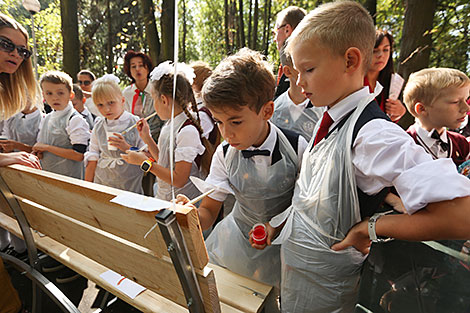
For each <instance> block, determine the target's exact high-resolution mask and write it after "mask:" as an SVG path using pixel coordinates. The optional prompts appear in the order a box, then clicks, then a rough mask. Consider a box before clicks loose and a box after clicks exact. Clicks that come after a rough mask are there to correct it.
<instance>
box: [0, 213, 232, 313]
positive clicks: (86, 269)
mask: <svg viewBox="0 0 470 313" xmlns="http://www.w3.org/2000/svg"><path fill="white" fill-rule="evenodd" d="M0 224H1V225H2V227H4V228H5V229H7V230H8V231H10V232H12V233H13V234H15V235H16V236H18V237H20V238H21V237H22V235H21V231H20V228H19V225H18V223H17V222H16V220H14V219H12V218H10V217H7V216H5V215H3V216H2V215H1V214H0ZM33 237H34V241H35V243H36V245H37V246H38V248H39V249H41V250H43V251H47V254H48V255H50V256H51V257H53V258H54V259H56V260H57V261H59V262H60V263H62V264H64V265H66V266H68V267H70V268H71V269H73V270H74V271H76V272H77V273H79V274H80V275H82V276H84V277H86V278H87V279H89V280H91V281H93V282H95V283H96V284H98V285H100V286H101V287H103V288H104V289H106V290H107V291H109V292H111V293H112V294H114V295H116V296H117V297H119V298H120V299H122V300H124V301H126V302H127V303H129V304H130V305H132V306H134V307H136V308H137V309H139V310H141V311H143V312H172V313H173V312H174V313H187V312H188V310H187V309H186V308H184V307H182V306H180V305H178V304H176V303H174V302H172V301H170V300H168V299H166V298H165V297H162V296H160V295H159V294H157V293H155V292H153V291H151V290H148V289H147V290H145V291H144V292H142V293H141V294H139V295H138V296H137V297H136V298H135V299H131V298H129V297H127V296H126V295H125V294H123V293H121V292H120V291H119V290H117V289H115V288H114V287H113V286H112V285H110V284H109V283H108V282H107V281H105V280H104V279H102V278H101V277H100V275H101V274H102V273H104V272H106V271H108V270H109V269H108V268H106V267H104V266H103V265H101V264H99V263H97V262H95V261H93V260H91V259H89V258H87V257H86V256H84V255H83V254H81V253H78V252H76V251H74V250H72V249H70V248H68V247H66V246H64V245H62V244H60V243H59V242H57V241H55V240H53V239H51V238H50V237H47V236H45V237H42V238H41V237H39V236H38V235H37V234H33ZM227 312H230V311H227Z"/></svg>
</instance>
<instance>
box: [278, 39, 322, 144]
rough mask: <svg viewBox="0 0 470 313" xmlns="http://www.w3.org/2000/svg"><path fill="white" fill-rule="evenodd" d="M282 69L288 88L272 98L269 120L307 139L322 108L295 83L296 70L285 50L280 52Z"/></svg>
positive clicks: (319, 117)
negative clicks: (271, 112) (272, 112)
mask: <svg viewBox="0 0 470 313" xmlns="http://www.w3.org/2000/svg"><path fill="white" fill-rule="evenodd" d="M280 57H281V64H282V71H283V73H284V75H285V76H286V77H287V78H288V79H289V81H290V82H291V84H290V86H289V89H288V90H287V91H286V92H284V93H283V94H281V95H280V96H279V97H278V98H277V99H276V100H274V114H273V117H272V118H271V121H272V122H273V123H274V125H276V126H277V127H280V128H284V129H289V130H292V131H294V132H296V133H299V134H300V135H302V136H303V137H304V138H305V139H307V141H310V139H311V138H312V134H313V130H314V128H315V125H316V124H317V122H318V120H319V119H321V117H322V114H323V111H324V109H323V108H320V107H315V106H313V104H312V103H311V102H310V100H309V99H307V98H306V97H305V95H304V94H303V93H302V88H301V87H299V86H297V85H296V83H295V82H296V81H297V77H298V74H299V73H298V72H297V71H296V70H295V69H294V67H293V66H292V58H291V56H290V54H289V53H288V52H287V51H286V50H285V46H284V47H283V48H282V49H281V52H280Z"/></svg>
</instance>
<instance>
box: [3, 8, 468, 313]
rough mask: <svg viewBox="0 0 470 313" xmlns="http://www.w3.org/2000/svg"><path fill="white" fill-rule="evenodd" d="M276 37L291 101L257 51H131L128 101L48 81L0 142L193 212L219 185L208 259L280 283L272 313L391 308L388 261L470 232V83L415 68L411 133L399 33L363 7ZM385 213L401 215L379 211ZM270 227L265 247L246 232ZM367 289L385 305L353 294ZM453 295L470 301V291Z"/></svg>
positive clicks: (84, 80)
mask: <svg viewBox="0 0 470 313" xmlns="http://www.w3.org/2000/svg"><path fill="white" fill-rule="evenodd" d="M275 36H276V41H277V43H278V48H279V50H280V60H281V65H282V66H281V71H280V73H282V77H283V82H282V84H284V85H285V86H284V87H282V88H283V90H285V91H283V92H281V89H280V88H281V87H280V86H279V82H278V84H277V83H276V79H275V77H274V75H273V72H272V66H271V65H270V64H269V63H268V62H267V61H265V60H264V57H263V56H262V55H261V54H260V53H257V52H254V51H251V50H249V49H246V48H244V49H242V50H240V51H239V52H237V53H236V54H234V55H232V56H229V57H227V58H225V59H224V60H222V61H221V63H220V64H219V65H218V66H217V67H216V68H215V69H214V70H212V69H211V68H210V67H209V65H208V64H206V63H203V62H196V63H193V64H192V65H191V66H188V65H186V64H184V63H177V64H173V63H172V62H170V61H166V62H163V63H161V64H159V65H158V66H157V67H155V68H154V69H153V70H152V64H151V61H150V59H149V58H148V56H146V55H145V54H143V53H140V52H134V51H130V52H129V53H128V54H127V55H126V66H125V67H126V73H127V74H128V75H129V77H130V78H131V79H132V85H131V86H129V87H127V88H126V89H124V91H121V88H120V86H119V79H118V78H117V77H115V76H114V75H105V76H103V77H101V78H98V79H95V77H94V75H93V73H91V72H89V71H82V72H80V73H79V75H78V78H79V84H80V86H79V85H72V79H71V78H70V77H69V76H68V75H67V74H65V73H63V72H57V71H51V72H47V73H45V74H44V75H42V76H41V79H40V87H41V89H42V93H43V98H44V100H45V101H46V102H47V104H48V105H49V106H50V107H51V108H52V110H53V111H52V112H51V113H49V114H47V115H45V116H44V114H43V113H42V112H41V111H40V110H38V109H37V108H36V106H35V105H34V103H32V102H31V101H30V102H31V103H30V104H29V105H28V106H26V107H25V108H24V109H23V110H22V111H21V112H20V113H17V114H16V115H13V116H12V117H11V118H9V119H8V120H6V121H4V126H3V137H4V138H3V139H2V140H0V147H1V148H2V150H3V152H11V151H26V152H32V153H34V154H35V155H37V156H38V157H39V158H40V161H41V165H42V168H43V169H44V170H47V171H51V172H54V173H58V174H62V175H67V176H70V177H74V178H79V179H85V180H87V181H92V182H95V183H98V184H103V185H106V186H111V187H115V188H119V189H122V190H127V191H132V192H135V193H140V194H143V193H144V189H143V186H144V188H145V183H144V184H143V183H142V180H143V178H144V175H150V174H149V173H151V174H153V175H154V176H155V177H156V183H155V187H154V188H155V193H154V195H155V196H156V197H158V198H160V199H164V200H171V199H173V198H175V196H177V200H178V201H179V202H180V203H182V204H187V203H188V202H189V200H190V199H192V198H194V197H196V196H197V195H199V194H201V192H205V191H207V190H208V189H211V188H213V187H216V191H215V192H213V193H211V194H210V195H209V196H207V197H206V198H204V199H203V200H202V202H201V203H200V204H199V205H197V210H198V212H199V220H200V223H201V226H202V228H203V230H206V229H209V228H211V227H213V226H214V224H215V221H216V219H217V217H218V216H219V214H220V211H221V210H223V202H224V200H225V199H226V197H227V195H228V194H233V195H234V196H235V205H234V207H233V209H232V211H231V212H230V214H228V215H227V216H225V218H223V219H222V221H221V222H219V223H218V224H217V225H216V226H215V227H214V229H213V231H212V233H211V234H210V235H209V236H208V237H207V238H206V247H207V250H208V254H209V258H210V261H211V262H213V263H215V264H218V265H220V266H223V267H226V268H228V269H230V270H232V271H234V272H236V273H238V274H241V275H244V276H247V277H251V278H253V279H256V280H259V281H261V282H264V283H267V284H270V285H273V286H275V287H276V288H277V290H278V291H280V298H279V299H280V305H279V306H278V305H277V304H276V303H271V304H270V306H269V310H270V312H271V311H272V312H275V311H276V310H281V311H282V312H286V313H287V312H288V313H293V312H296V313H297V312H353V311H354V308H355V307H357V303H358V301H359V302H360V305H363V306H365V307H369V308H371V307H373V308H374V310H375V309H377V310H378V308H380V307H381V306H382V307H383V306H384V305H385V304H384V303H389V304H388V306H387V307H388V309H387V310H389V311H390V312H392V311H393V310H392V309H390V308H391V307H392V304H390V303H391V302H387V301H388V300H384V296H383V294H384V293H383V292H386V293H387V294H388V292H389V290H388V289H387V288H388V286H386V287H384V290H385V291H383V292H382V291H381V292H382V293H381V294H379V291H378V290H382V289H381V288H382V287H383V286H378V285H377V284H378V283H377V282H378V281H380V279H381V278H380V277H386V275H387V271H385V272H383V271H382V267H380V266H378V265H377V264H379V263H380V262H378V261H377V260H381V259H383V258H384V255H385V253H386V252H385V251H388V253H390V251H393V249H394V248H393V247H397V246H400V247H402V246H403V245H404V243H403V242H404V241H429V240H443V239H449V240H463V241H465V240H469V239H470V180H468V179H467V178H466V177H465V176H463V175H460V174H459V173H458V171H457V166H459V165H461V164H462V163H464V162H465V161H467V160H469V158H470V144H469V139H468V138H465V137H464V136H463V135H461V134H458V133H456V132H452V131H450V130H449V129H451V130H452V129H453V130H458V129H462V128H463V127H465V126H464V125H466V124H465V122H466V121H467V120H468V115H467V114H468V113H469V111H470V106H469V104H468V100H469V95H470V79H469V78H468V77H467V76H466V75H465V74H464V73H462V72H460V71H458V70H454V69H447V68H436V69H424V70H421V71H419V72H416V73H414V74H412V75H411V76H410V77H409V79H408V82H407V84H406V87H405V88H404V91H403V102H404V103H405V105H406V109H408V111H409V112H410V113H411V114H412V115H413V116H414V117H415V118H416V123H415V124H414V125H412V126H410V128H409V129H408V130H407V132H408V134H407V132H405V131H404V130H403V129H401V128H400V126H399V125H397V124H396V123H394V122H396V121H398V120H399V119H400V118H401V116H403V114H404V112H405V110H406V109H405V107H404V106H403V104H402V102H401V100H399V98H401V97H400V96H399V94H400V91H401V89H402V85H403V81H402V80H400V79H401V78H400V79H399V78H397V74H393V62H392V61H391V60H392V56H391V51H392V50H391V49H392V46H393V40H392V37H391V36H390V35H389V34H388V33H386V32H383V31H376V29H375V26H374V23H373V20H372V18H371V16H370V14H369V13H368V12H367V11H366V10H365V9H364V8H363V7H362V6H361V5H360V4H359V3H357V2H353V1H335V2H331V3H327V4H323V5H321V6H319V7H318V8H316V9H315V10H313V11H312V12H310V13H309V14H307V15H306V13H305V11H304V10H302V9H300V8H295V7H289V8H287V9H286V10H284V11H282V12H281V13H280V14H279V18H278V20H277V21H276V28H275ZM371 64H372V66H370V65H371ZM382 71H383V74H382ZM175 75H176V77H175ZM394 77H395V78H394ZM392 80H394V82H391V81H392ZM397 81H398V83H397ZM381 83H382V84H383V85H385V89H382V87H384V86H382V84H381ZM394 83H395V84H399V85H400V86H399V87H396V86H395V87H396V88H395V87H392V85H393V84H394ZM286 84H287V85H286ZM276 85H278V87H277V92H278V94H276V97H275V93H276ZM80 87H82V88H80ZM84 87H85V88H84ZM174 88H175V90H174ZM286 88H287V89H286ZM82 89H83V90H82ZM85 89H87V90H85ZM392 89H393V90H392ZM395 89H396V90H395ZM274 99H275V100H274ZM378 102H380V103H378ZM90 111H91V113H90ZM153 112H156V114H157V115H158V117H154V118H152V119H150V120H149V121H148V120H147V117H148V116H149V115H151V114H152V113H153ZM92 113H93V114H92ZM161 121H164V124H161ZM134 126H135V127H134ZM157 128H158V129H157ZM220 137H222V138H223V141H221V139H220ZM191 176H196V177H199V178H202V179H205V182H206V187H207V189H206V190H204V189H203V190H199V189H198V188H197V187H196V186H195V185H194V184H193V182H192V181H191V179H190V177H191ZM152 182H153V181H152ZM198 187H199V186H198ZM146 194H147V193H146ZM384 201H385V204H383V203H384ZM387 204H390V205H392V207H393V208H395V209H396V210H397V211H399V212H395V214H389V212H385V211H386V210H385V209H384V207H386V206H387ZM188 205H189V204H188ZM259 223H261V224H264V225H265V228H266V233H267V241H266V243H259V242H256V241H254V240H253V238H252V236H251V234H252V227H253V226H254V225H255V224H259ZM383 238H394V239H396V241H395V243H394V245H395V246H393V245H389V246H385V243H384V241H386V240H385V239H383ZM402 241H403V242H402ZM371 242H373V245H372V246H371ZM0 243H1V242H0ZM410 244H411V243H410ZM387 247H389V248H388V250H387ZM461 248H462V249H463V248H464V246H463V245H462V244H461ZM23 249H24V248H23ZM416 251H419V249H417V250H416ZM462 251H463V250H462ZM368 255H370V256H373V257H369V258H368V260H367V261H366V262H364V261H365V260H366V258H367V256H368ZM389 262H390V261H389ZM397 262H398V261H397ZM364 264H367V265H364ZM416 266H419V264H418V265H416ZM361 268H364V269H363V271H364V273H363V276H364V275H365V277H366V278H364V279H363V280H362V281H361V283H360V284H359V281H360V274H361ZM378 268H379V269H378ZM368 270H369V273H368ZM381 275H382V276H381ZM383 275H385V276H383ZM415 280H416V277H415ZM366 282H367V283H368V284H369V287H370V286H371V285H373V284H376V285H377V286H378V287H377V289H376V290H375V292H376V293H377V295H378V297H382V298H379V299H376V298H374V297H361V296H359V297H358V292H359V285H360V286H361V290H362V288H363V287H364V285H365V283H366ZM446 283H447V281H446ZM385 285H386V284H385ZM379 287H380V288H379ZM364 288H367V286H366V287H364ZM392 291H393V290H392ZM436 297H437V298H438V299H439V296H436ZM358 299H359V300H358ZM394 299H395V298H394ZM459 299H460V300H459V301H461V302H462V301H463V302H464V303H466V304H469V303H470V295H467V293H465V292H464V293H463V295H461V297H460V298H459ZM462 299H464V300H462ZM398 302H399V301H395V302H394V303H395V304H394V305H395V311H396V310H397V307H398V306H397V304H396V303H398ZM442 303H444V302H442ZM276 307H277V308H276ZM409 307H412V308H414V307H413V306H409ZM434 308H440V306H439V305H437V304H435V307H434ZM410 310H412V309H410ZM387 312H388V311H387ZM410 312H411V311H410Z"/></svg>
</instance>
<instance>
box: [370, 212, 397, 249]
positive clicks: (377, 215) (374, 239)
mask: <svg viewBox="0 0 470 313" xmlns="http://www.w3.org/2000/svg"><path fill="white" fill-rule="evenodd" d="M392 212H393V210H390V211H387V212H382V213H375V214H374V215H372V217H371V218H370V219H369V222H368V224H367V230H368V232H369V239H370V240H371V241H372V242H387V241H390V240H393V238H385V239H383V238H377V234H376V232H375V223H376V222H377V221H378V220H379V218H381V217H382V216H384V215H386V214H389V213H392Z"/></svg>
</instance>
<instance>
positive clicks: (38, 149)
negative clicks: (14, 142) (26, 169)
mask: <svg viewBox="0 0 470 313" xmlns="http://www.w3.org/2000/svg"><path fill="white" fill-rule="evenodd" d="M48 147H49V145H46V144H44V143H36V144H35V145H34V146H33V153H34V154H37V153H42V152H44V151H47V149H48Z"/></svg>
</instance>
